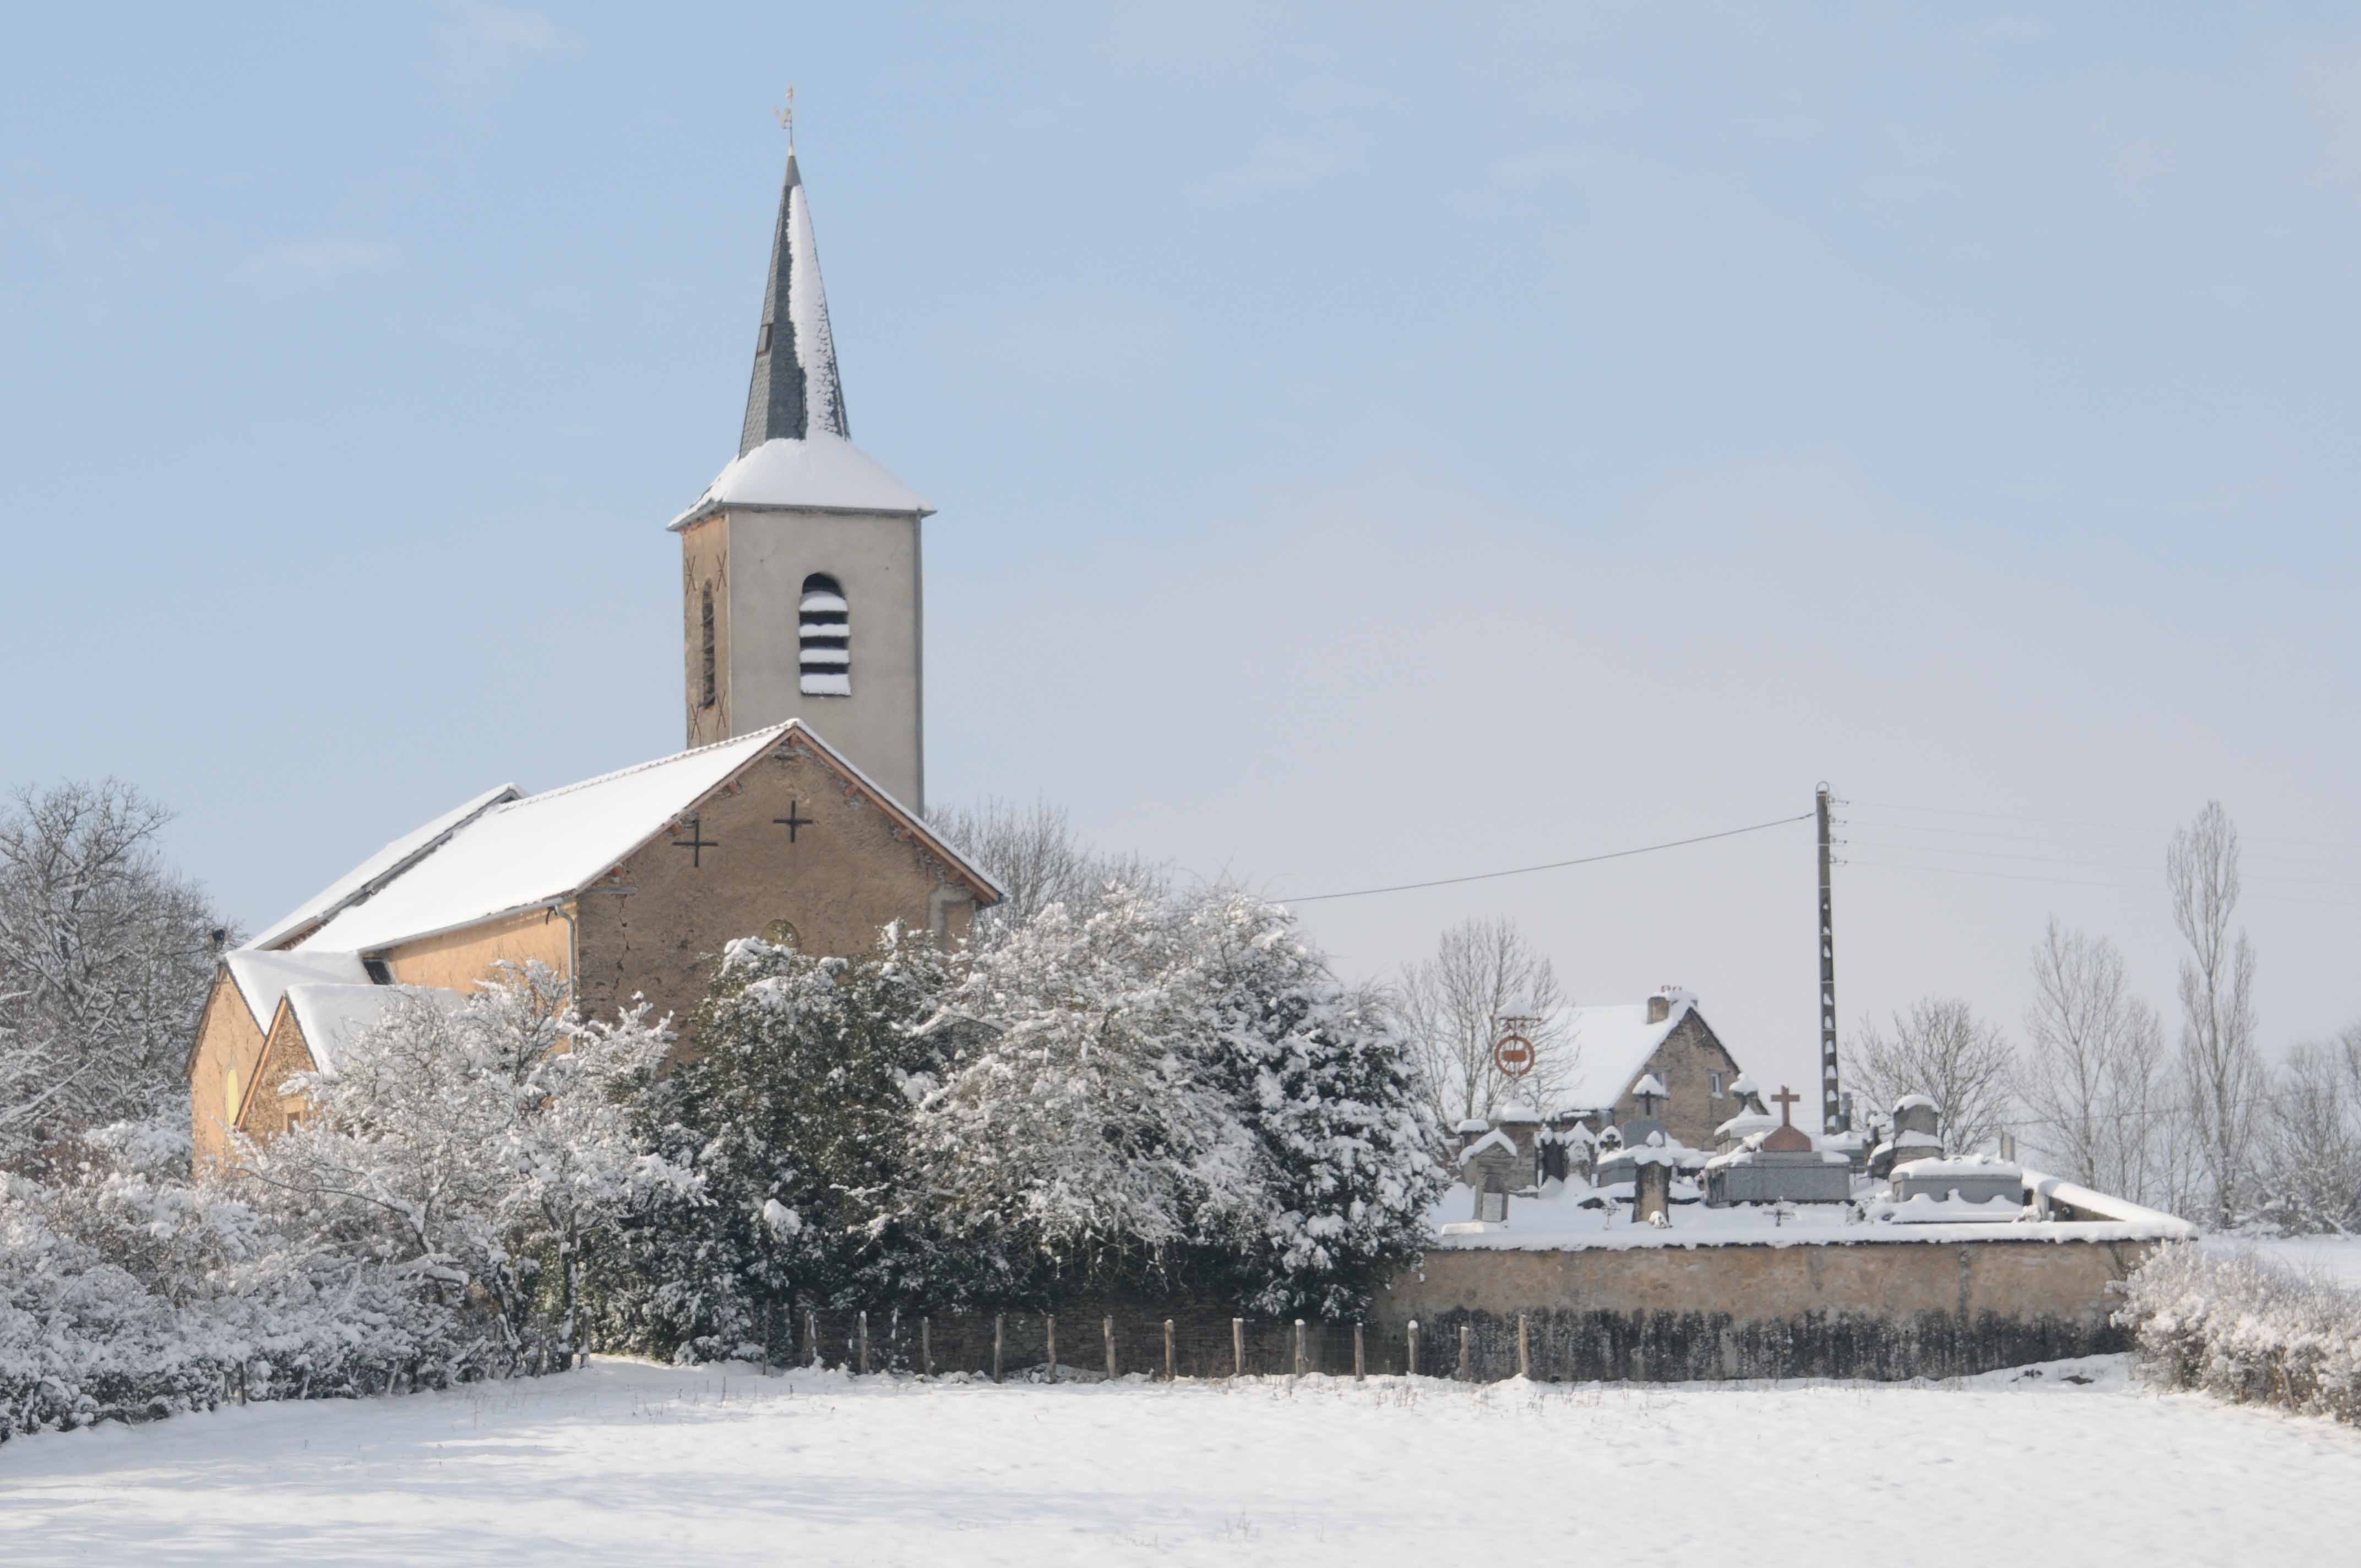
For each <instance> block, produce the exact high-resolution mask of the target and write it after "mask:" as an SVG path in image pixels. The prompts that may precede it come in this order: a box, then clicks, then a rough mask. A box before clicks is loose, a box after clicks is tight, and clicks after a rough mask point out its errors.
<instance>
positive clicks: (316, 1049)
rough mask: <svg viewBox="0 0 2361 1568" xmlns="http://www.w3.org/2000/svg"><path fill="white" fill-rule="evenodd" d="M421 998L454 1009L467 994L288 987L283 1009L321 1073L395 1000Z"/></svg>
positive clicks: (429, 988) (406, 988) (416, 989)
mask: <svg viewBox="0 0 2361 1568" xmlns="http://www.w3.org/2000/svg"><path fill="white" fill-rule="evenodd" d="M405 996H418V997H423V998H425V999H426V1000H428V1001H429V1002H432V1003H434V1005H435V1006H437V1007H440V1008H441V1009H442V1010H443V1011H445V1013H456V1012H457V1011H458V1010H459V1009H460V1008H461V1007H462V1006H465V1005H466V1003H467V998H466V997H464V996H461V995H460V994H459V993H458V992H456V991H444V990H441V989H439V988H437V987H434V986H424V985H291V986H289V987H288V988H287V1009H288V1011H289V1012H291V1013H292V1014H294V1015H295V1026H296V1027H297V1028H299V1029H301V1030H302V1031H303V1044H304V1045H305V1046H306V1047H309V1048H310V1050H311V1052H312V1063H313V1066H314V1067H316V1068H318V1069H320V1070H321V1071H322V1072H334V1071H335V1070H336V1061H337V1058H338V1057H339V1056H340V1055H341V1054H342V1053H343V1051H344V1049H345V1047H347V1046H349V1045H351V1044H352V1042H353V1041H354V1040H355V1039H357V1038H358V1037H359V1036H360V1035H361V1033H362V1032H363V1031H364V1030H367V1029H368V1028H370V1027H371V1026H372V1025H375V1024H376V1023H377V1021H378V1020H379V1019H380V1018H382V1017H384V1016H385V1014H386V1010H387V1009H388V1008H390V1007H391V1006H392V1005H393V1004H394V1003H395V1001H396V1000H397V999H399V998H401V997H405Z"/></svg>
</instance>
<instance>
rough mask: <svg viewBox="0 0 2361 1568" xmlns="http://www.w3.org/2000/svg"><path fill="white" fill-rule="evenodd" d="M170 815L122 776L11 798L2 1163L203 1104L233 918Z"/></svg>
mask: <svg viewBox="0 0 2361 1568" xmlns="http://www.w3.org/2000/svg"><path fill="white" fill-rule="evenodd" d="M170 820H171V814H170V812H168V811H166V810H165V809H164V808H163V807H162V806H158V805H156V804H155V803H154V802H152V801H150V800H148V799H147V798H146V797H145V796H143V795H140V793H139V792H138V791H137V790H136V789H133V788H132V787H131V786H130V785H128V784H120V783H117V782H116V781H115V780H112V779H110V780H107V781H106V782H104V783H103V784H60V785H59V786H57V787H56V788H53V789H49V790H46V791H42V792H39V793H36V792H33V791H31V790H22V791H19V792H18V793H17V794H16V796H15V797H14V799H13V801H12V802H10V803H9V804H8V805H7V806H5V807H0V1168H8V1167H16V1168H24V1167H26V1165H27V1161H31V1160H36V1159H38V1157H39V1155H40V1154H41V1152H42V1151H43V1150H45V1149H51V1148H62V1147H64V1146H66V1145H67V1144H68V1142H69V1141H70V1140H71V1138H72V1136H73V1135H76V1134H79V1133H81V1132H83V1131H86V1130H88V1129H90V1128H93V1127H96V1126H101V1125H104V1124H108V1123H112V1122H116V1121H122V1120H134V1119H138V1118H144V1117H149V1116H155V1115H158V1114H169V1113H170V1112H171V1111H172V1110H174V1109H177V1110H178V1111H179V1113H180V1114H181V1115H182V1116H183V1117H185V1116H186V1115H187V1110H186V1107H187V1103H188V1098H187V1096H188V1090H187V1086H186V1084H185V1082H184V1080H183V1079H182V1076H181V1062H182V1059H183V1058H184V1056H185V1054H186V1052H187V1050H188V1047H189V1038H190V1035H191V1033H192V1031H193V1030H194V1028H195V1027H196V1019H197V1014H198V1011H199V1009H201V1008H202V1007H203V1004H204V999H205V992H206V989H207V987H208V986H209V984H210V983H211V981H212V979H213V974H214V941H213V936H214V929H215V927H222V926H225V924H226V922H225V921H224V920H223V919H222V918H221V917H220V916H217V915H216V914H214V911H213V909H212V907H211V906H210V905H208V904H207V902H206V900H205V898H204V895H203V893H202V892H200V891H199V890H198V889H197V887H196V886H195V885H194V884H193V883H189V882H188V881H186V880H185V879H183V878H181V877H180V876H179V875H177V874H175V873H174V872H172V871H171V870H170V869H169V868H168V867H167V866H166V865H165V864H164V862H163V861H162V859H161V857H160V855H159V852H158V849H157V838H158V835H159V833H160V832H161V831H162V829H163V828H164V827H165V825H166V824H167V823H169V822H170Z"/></svg>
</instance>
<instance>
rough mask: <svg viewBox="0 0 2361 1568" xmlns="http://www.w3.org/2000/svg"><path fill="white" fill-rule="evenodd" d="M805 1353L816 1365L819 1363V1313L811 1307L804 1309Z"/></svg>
mask: <svg viewBox="0 0 2361 1568" xmlns="http://www.w3.org/2000/svg"><path fill="white" fill-rule="evenodd" d="M804 1355H805V1358H806V1359H807V1360H808V1361H809V1362H810V1363H811V1364H812V1365H814V1366H818V1365H819V1314H818V1312H815V1311H813V1310H811V1309H810V1308H809V1307H806V1308H805V1309H804Z"/></svg>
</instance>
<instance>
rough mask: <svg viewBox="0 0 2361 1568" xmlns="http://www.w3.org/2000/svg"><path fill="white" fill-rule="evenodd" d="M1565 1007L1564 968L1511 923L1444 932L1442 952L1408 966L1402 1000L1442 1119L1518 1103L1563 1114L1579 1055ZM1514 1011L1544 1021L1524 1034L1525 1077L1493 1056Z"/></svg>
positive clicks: (1448, 1121)
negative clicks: (1528, 1061) (1529, 1049)
mask: <svg viewBox="0 0 2361 1568" xmlns="http://www.w3.org/2000/svg"><path fill="white" fill-rule="evenodd" d="M1565 1005H1566V999H1565V992H1564V991H1563V990H1562V989H1561V988H1560V986H1559V984H1558V979H1557V971H1556V970H1554V969H1553V968H1552V967H1551V965H1550V961H1549V959H1548V958H1547V956H1546V955H1544V954H1543V953H1541V952H1540V951H1538V950H1537V949H1535V948H1533V946H1532V944H1531V943H1530V942H1528V941H1527V940H1526V939H1525V937H1524V934H1523V933H1522V932H1521V931H1519V930H1518V929H1517V926H1516V922H1514V921H1512V920H1508V919H1491V920H1480V919H1478V920H1468V921H1465V922H1462V923H1461V924H1460V925H1457V926H1455V927H1452V928H1451V929H1450V930H1448V931H1445V932H1444V934H1443V939H1442V940H1441V941H1440V942H1439V943H1437V944H1436V947H1435V950H1434V956H1433V958H1431V959H1421V960H1419V961H1418V962H1416V963H1412V964H1409V965H1406V966H1404V968H1403V970H1402V977H1401V985H1400V991H1399V992H1398V994H1397V996H1396V999H1395V1006H1396V1010H1397V1012H1398V1013H1399V1014H1400V1021H1401V1025H1402V1032H1403V1034H1404V1035H1405V1036H1407V1037H1408V1038H1409V1039H1410V1041H1411V1056H1412V1058H1413V1060H1414V1061H1415V1062H1416V1064H1417V1067H1418V1070H1419V1076H1420V1078H1421V1079H1422V1080H1423V1082H1424V1083H1425V1085H1426V1091H1427V1095H1428V1098H1429V1101H1430V1102H1432V1103H1433V1107H1434V1113H1435V1116H1436V1117H1437V1119H1438V1120H1439V1121H1440V1122H1441V1124H1443V1126H1444V1127H1445V1128H1448V1127H1450V1126H1452V1125H1454V1124H1456V1123H1459V1122H1463V1121H1466V1120H1468V1119H1470V1118H1471V1117H1477V1116H1488V1115H1490V1114H1491V1113H1493V1112H1495V1111H1497V1110H1499V1108H1500V1107H1501V1106H1503V1105H1507V1104H1510V1103H1512V1102H1530V1103H1532V1105H1534V1106H1535V1108H1537V1109H1539V1110H1541V1111H1543V1112H1544V1113H1547V1112H1551V1111H1554V1110H1555V1109H1556V1108H1557V1102H1558V1100H1559V1099H1560V1098H1561V1097H1562V1096H1563V1094H1564V1093H1565V1089H1566V1086H1567V1084H1568V1083H1569V1082H1570V1081H1571V1080H1572V1078H1573V1076H1574V1070H1575V1068H1576V1062H1577V1059H1578V1054H1579V1042H1578V1041H1576V1040H1575V1039H1573V1038H1572V1037H1571V1036H1570V1033H1569V1031H1568V1029H1567V1026H1566V1024H1565V1018H1564V1016H1563V1014H1564V1012H1565ZM1510 1016H1515V1017H1525V1018H1534V1019H1538V1020H1540V1022H1538V1023H1536V1024H1533V1025H1530V1026H1529V1027H1528V1028H1527V1029H1526V1031H1525V1033H1526V1037H1527V1038H1529V1039H1531V1040H1532V1043H1533V1050H1534V1058H1533V1067H1532V1071H1531V1072H1530V1073H1529V1074H1527V1075H1526V1076H1525V1077H1523V1078H1521V1079H1511V1078H1510V1077H1509V1076H1508V1075H1507V1074H1505V1073H1503V1072H1502V1071H1501V1070H1500V1069H1499V1067H1498V1066H1497V1065H1495V1063H1494V1062H1493V1059H1492V1047H1494V1046H1495V1045H1496V1044H1497V1043H1498V1041H1499V1034H1500V1028H1499V1023H1500V1020H1501V1019H1502V1018H1504V1017H1510Z"/></svg>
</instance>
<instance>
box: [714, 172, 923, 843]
mask: <svg viewBox="0 0 2361 1568" xmlns="http://www.w3.org/2000/svg"><path fill="white" fill-rule="evenodd" d="M933 510H934V509H933V508H931V507H929V506H928V505H927V503H926V502H925V501H923V500H921V499H919V498H918V497H917V494H915V493H914V492H913V491H911V490H910V489H909V488H908V487H906V486H905V485H904V484H903V483H902V482H901V481H900V480H898V479H896V478H895V477H894V476H893V475H891V474H889V473H887V472H886V471H885V470H884V467H882V466H880V465H879V464H878V463H877V462H876V461H875V460H874V459H873V458H871V457H870V456H869V455H867V454H865V453H863V452H862V450H861V449H860V448H859V447H856V446H854V445H853V444H852V439H851V427H850V426H849V424H848V423H847V422H846V420H845V415H844V385H843V382H842V380H841V379H840V378H839V376H838V374H837V364H836V345H835V343H834V342H833V340H832V339H831V338H830V337H829V326H828V299H827V296H826V295H825V294H824V293H823V292H822V291H821V289H820V280H819V252H818V247H817V246H816V245H815V243H814V240H813V236H812V220H811V205H810V203H809V201H808V200H807V198H806V196H805V194H804V183H803V175H802V173H801V171H800V170H798V169H797V168H796V154H795V148H794V145H793V143H792V142H790V144H789V146H788V149H787V174H786V181H785V185H784V186H783V187H782V188H781V190H780V192H779V217H778V223H777V225H776V227H775V229H774V232H773V235H772V239H771V267H770V271H769V272H768V273H767V274H766V275H765V277H764V279H763V316H762V323H761V325H760V327H759V328H758V329H757V331H756V333H755V336H754V374H753V379H752V384H751V385H750V386H749V387H748V389H747V391H746V418H745V422H744V424H743V425H742V426H741V430H740V433H739V438H738V456H737V458H736V460H735V461H733V462H732V463H730V466H728V467H726V468H724V469H722V470H721V474H720V477H718V478H716V479H715V480H714V481H713V483H712V484H711V485H709V486H708V487H707V488H706V491H705V493H704V494H703V495H702V496H700V497H698V498H697V504H696V505H695V506H692V507H690V508H689V509H688V510H686V511H685V512H683V513H681V515H680V516H679V517H677V518H675V519H674V520H673V522H672V529H673V532H675V533H677V534H679V535H680V545H681V607H682V628H683V631H684V633H685V639H686V672H685V673H686V697H687V711H688V743H689V744H690V745H691V746H702V745H706V744H708V743H710V742H712V741H716V740H728V739H730V737H731V736H733V735H741V734H744V733H746V732H748V731H750V730H754V729H763V728H764V727H765V726H768V725H773V724H776V723H779V722H780V721H781V720H783V719H787V718H800V719H802V720H803V721H804V722H805V723H806V724H807V725H809V726H810V727H811V728H812V729H815V730H817V731H818V733H819V735H820V736H821V738H822V739H824V740H827V741H828V742H829V744H830V745H832V746H834V747H835V748H836V749H837V750H838V751H840V752H842V753H843V754H844V755H845V756H846V757H848V758H849V759H850V760H851V762H853V764H854V765H855V766H857V767H859V768H860V769H861V771H862V773H866V774H868V775H869V777H870V779H871V781H872V782H873V783H874V784H877V785H879V786H880V787H881V788H883V789H884V791H885V792H886V793H887V794H889V795H893V796H894V797H895V799H896V800H898V801H900V802H901V803H902V804H903V805H904V806H907V807H908V808H909V809H910V810H911V811H912V812H914V813H917V814H923V813H924V812H925V810H926V749H925V737H924V731H923V712H924V708H923V696H924V681H923V671H924V663H923V659H922V654H923V652H924V647H923V641H924V640H923V630H924V627H923V617H922V609H923V598H922V594H921V574H920V554H919V529H920V525H921V523H922V522H923V521H924V520H925V519H926V518H927V517H928V516H929V515H930V514H931V513H932V511H933Z"/></svg>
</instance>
